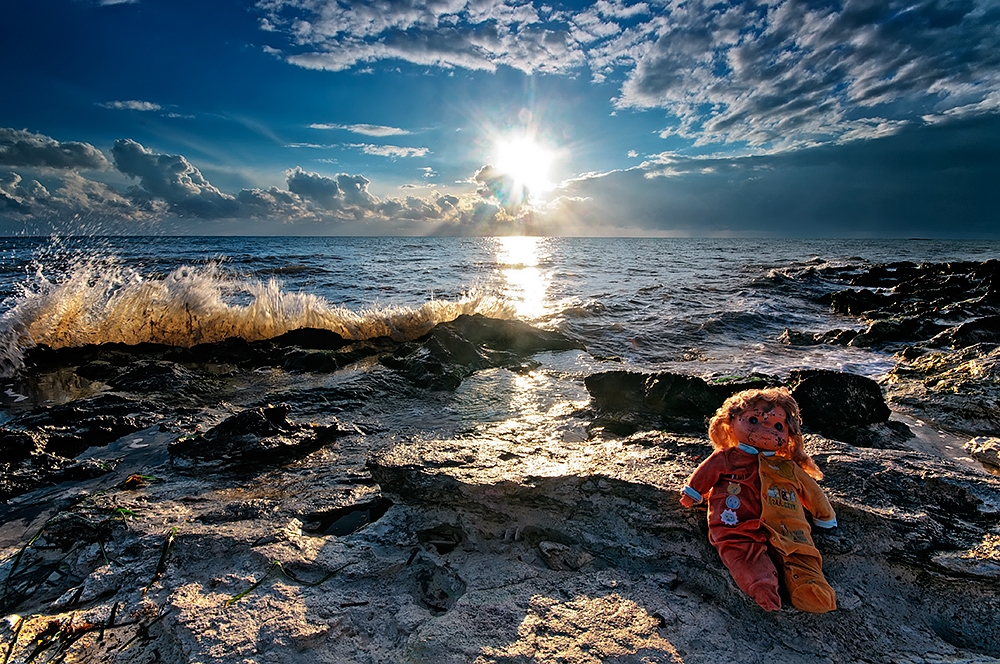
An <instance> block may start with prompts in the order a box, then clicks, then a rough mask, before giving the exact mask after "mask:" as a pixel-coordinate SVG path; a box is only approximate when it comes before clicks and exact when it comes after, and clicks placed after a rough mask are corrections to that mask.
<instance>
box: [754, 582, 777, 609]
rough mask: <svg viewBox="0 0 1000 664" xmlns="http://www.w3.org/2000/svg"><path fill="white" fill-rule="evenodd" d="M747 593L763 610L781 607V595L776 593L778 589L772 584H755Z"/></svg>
mask: <svg viewBox="0 0 1000 664" xmlns="http://www.w3.org/2000/svg"><path fill="white" fill-rule="evenodd" d="M749 594H750V596H751V597H753V599H754V601H755V602H757V604H759V605H760V608H762V609H764V610H765V611H778V610H780V609H781V597H780V596H779V595H778V589H777V588H775V587H773V586H756V587H754V588H751V589H750V593H749Z"/></svg>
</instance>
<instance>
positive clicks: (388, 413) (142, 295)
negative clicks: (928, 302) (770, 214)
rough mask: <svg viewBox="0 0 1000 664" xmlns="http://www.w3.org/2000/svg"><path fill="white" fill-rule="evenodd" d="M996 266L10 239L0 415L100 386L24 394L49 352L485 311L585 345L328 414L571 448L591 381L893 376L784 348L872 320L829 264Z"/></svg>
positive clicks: (257, 241) (285, 381) (955, 250)
mask: <svg viewBox="0 0 1000 664" xmlns="http://www.w3.org/2000/svg"><path fill="white" fill-rule="evenodd" d="M997 257H1000V242H995V241H941V240H923V239H913V240H871V239H866V240H843V239H837V240H789V239H754V240H748V239H693V238H692V239H674V238H555V237H482V238H437V237H434V238H413V237H160V236H156V237H66V236H53V237H17V238H3V239H0V300H2V305H0V371H2V378H0V385H3V388H2V390H0V391H3V392H4V394H3V395H2V396H0V421H2V420H4V419H7V418H9V417H10V415H11V414H12V413H15V412H18V411H19V410H23V409H25V408H29V407H36V406H38V405H41V404H45V403H58V402H65V401H68V400H71V399H75V398H80V397H81V396H86V395H88V394H91V393H93V392H94V391H95V390H100V389H102V388H101V386H100V385H97V386H89V387H88V386H82V387H81V386H80V385H79V384H74V385H61V384H59V382H58V381H45V382H42V383H39V384H36V385H35V386H34V387H33V388H32V389H31V390H27V389H26V388H25V386H24V385H23V384H22V383H18V382H17V381H16V380H15V378H16V376H17V375H18V371H19V368H20V367H21V366H22V363H23V360H24V353H25V352H26V351H27V350H28V349H29V348H31V347H32V346H35V345H39V344H45V345H48V346H51V347H56V348H58V347H66V346H80V345H85V344H100V343H106V342H119V343H125V344H137V343H141V342H156V343H166V344H172V345H179V346H191V345H195V344H198V343H204V342H212V341H220V340H222V339H225V338H227V337H243V338H245V339H247V340H251V341H252V340H259V339H267V338H271V337H274V336H278V335H280V334H282V333H284V332H286V331H289V330H293V329H297V328H300V327H314V328H324V329H329V330H333V331H335V332H337V333H339V334H341V335H343V336H344V337H347V338H352V339H366V338H373V337H379V336H390V337H393V338H395V339H397V340H408V339H414V338H417V337H419V336H421V335H423V334H425V333H426V332H427V331H429V330H430V329H431V328H432V327H433V326H434V325H436V324H438V323H441V322H445V321H448V320H451V319H454V318H455V317H457V316H459V315H461V314H475V313H479V314H483V315H485V316H491V317H497V318H513V319H519V320H522V321H525V322H527V323H530V324H531V325H534V326H537V327H539V328H544V329H548V330H559V331H562V332H564V333H565V334H567V335H569V336H571V337H573V338H575V339H578V340H579V341H581V342H582V343H583V344H584V345H585V346H586V349H587V350H586V351H567V352H559V353H543V354H541V355H540V356H539V357H536V358H535V359H536V360H537V361H538V362H539V366H538V368H537V369H535V370H534V371H531V372H530V373H527V374H525V373H512V372H510V371H507V370H506V369H493V370H487V371H483V372H479V373H478V374H476V375H475V376H473V377H471V378H469V379H467V380H466V381H465V382H464V383H463V384H462V386H460V387H459V388H458V389H457V390H456V391H455V392H454V393H447V394H439V393H431V392H427V393H426V394H418V395H416V396H414V395H413V394H412V393H410V394H409V395H408V396H407V397H406V398H400V399H398V400H394V399H391V398H388V397H386V396H385V395H383V397H382V398H380V399H375V400H373V401H371V402H370V403H363V404H355V407H354V410H353V411H352V410H351V409H350V408H349V407H347V406H344V405H343V404H340V405H339V406H336V407H333V406H331V408H330V409H329V411H327V412H328V414H329V415H330V416H331V417H333V416H334V415H336V416H340V417H342V418H343V417H347V418H355V419H357V420H358V421H366V422H368V424H369V428H370V429H371V428H375V429H380V430H382V431H389V432H392V435H393V437H396V438H400V437H403V438H405V437H407V436H417V437H432V436H448V435H457V432H464V433H469V432H472V433H484V432H491V433H492V434H496V433H497V432H498V431H501V430H502V431H507V432H512V431H513V432H516V434H517V435H529V434H530V435H541V436H551V435H561V436H567V435H571V434H569V433H568V432H567V431H568V429H573V430H574V431H577V432H578V431H579V429H580V426H579V423H573V422H570V423H569V424H567V418H569V420H572V417H571V414H572V413H574V412H578V410H579V409H580V408H581V407H583V406H585V405H586V403H587V401H588V395H587V393H586V389H585V387H584V385H583V380H584V378H585V377H586V376H587V375H590V374H591V373H594V372H597V371H607V370H611V369H628V370H635V371H665V370H669V371H675V372H681V373H686V374H691V375H699V376H709V375H713V376H718V375H739V374H747V373H750V372H759V373H766V374H774V375H779V376H781V375H787V373H788V372H789V371H790V370H792V369H799V368H827V369H837V370H842V371H847V372H852V373H857V374H862V375H866V376H871V377H878V376H880V375H883V374H885V373H886V372H887V371H888V370H889V369H891V368H892V366H893V359H892V355H891V353H890V352H889V351H880V350H872V349H865V348H853V347H843V346H833V345H815V346H792V345H788V344H786V343H782V341H781V340H780V337H781V336H782V333H783V332H784V331H785V330H786V329H789V330H793V331H799V332H824V331H827V330H831V329H836V328H839V329H848V328H850V329H861V328H862V327H863V326H864V325H863V322H862V321H859V320H857V319H856V318H854V317H850V316H843V315H838V314H835V313H833V312H831V310H830V307H829V306H828V305H825V304H823V303H821V301H820V300H821V298H822V296H823V295H824V294H827V293H830V292H832V291H835V290H841V289H843V288H845V287H846V286H845V284H844V282H843V281H837V280H834V279H831V278H830V277H829V275H828V273H827V272H826V271H824V269H823V268H825V267H844V268H852V269H858V270H861V269H864V268H866V267H868V266H871V265H873V264H880V263H890V262H896V261H911V262H915V263H921V262H944V261H958V260H963V261H964V260H974V261H982V260H987V259H990V258H997ZM379 371H388V370H387V369H385V368H384V367H381V366H379V365H377V364H371V363H369V364H363V363H362V364H361V365H359V366H355V367H349V368H345V369H343V370H341V371H339V372H337V374H336V375H331V376H315V377H312V376H302V375H293V374H291V373H285V372H281V371H279V370H274V371H271V372H270V373H269V374H268V375H267V376H259V377H257V379H256V382H255V383H254V385H253V386H251V387H252V389H250V388H248V386H246V385H244V386H237V387H233V386H229V388H227V389H229V392H227V394H226V395H225V399H226V400H227V403H230V404H233V405H232V407H233V408H238V407H239V406H241V405H249V404H251V403H262V402H264V401H286V402H290V403H291V405H292V406H293V409H292V412H293V415H294V413H295V412H296V410H295V405H296V399H297V398H300V399H301V400H302V410H303V412H304V413H305V414H306V415H308V416H309V417H310V418H312V419H322V418H323V415H324V412H325V411H324V409H323V399H318V398H317V397H316V395H317V394H321V393H322V391H323V390H324V389H327V390H333V389H335V388H336V387H337V386H338V385H342V384H344V383H345V382H348V381H353V382H357V381H358V380H363V378H364V376H366V375H367V376H374V374H375V373H377V372H379ZM4 381H6V382H4ZM26 392H30V393H26ZM306 392H308V393H309V394H310V395H311V396H309V397H308V398H304V397H302V395H303V394H305V393H306ZM240 394H245V395H246V396H245V397H244V398H243V401H244V402H245V403H243V404H241V403H240V396H239V395H240ZM205 400H206V404H208V402H212V403H217V402H218V399H217V398H216V399H213V397H212V395H206V397H205ZM306 402H308V403H306ZM572 435H575V434H572Z"/></svg>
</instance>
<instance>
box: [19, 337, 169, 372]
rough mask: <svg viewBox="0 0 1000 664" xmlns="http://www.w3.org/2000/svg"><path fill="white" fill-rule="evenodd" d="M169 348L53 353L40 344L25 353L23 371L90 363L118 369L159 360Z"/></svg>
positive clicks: (115, 346) (114, 346) (107, 347)
mask: <svg viewBox="0 0 1000 664" xmlns="http://www.w3.org/2000/svg"><path fill="white" fill-rule="evenodd" d="M172 348H173V347H172V346H165V345H163V344H152V343H140V344H122V343H107V344H97V345H87V346H73V347H68V348H55V349H54V348H50V347H49V346H46V345H44V344H40V345H38V346H33V347H31V348H29V349H28V350H27V351H25V357H24V369H23V370H22V371H26V372H31V371H37V370H45V369H53V368H58V367H70V366H82V365H86V364H89V363H91V362H103V363H106V364H109V365H111V366H115V367H121V366H125V365H127V364H129V363H131V362H134V361H135V360H136V359H141V358H159V357H161V356H163V354H164V353H166V352H168V351H170V350H171V349H172Z"/></svg>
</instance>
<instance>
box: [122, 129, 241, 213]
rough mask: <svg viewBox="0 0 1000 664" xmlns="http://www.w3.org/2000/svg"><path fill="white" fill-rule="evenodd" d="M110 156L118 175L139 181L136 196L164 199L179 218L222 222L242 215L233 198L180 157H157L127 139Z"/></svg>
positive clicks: (160, 155)
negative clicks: (119, 172)
mask: <svg viewBox="0 0 1000 664" xmlns="http://www.w3.org/2000/svg"><path fill="white" fill-rule="evenodd" d="M111 155H112V156H113V157H114V160H115V166H116V167H117V168H118V170H119V171H121V172H122V173H124V174H125V175H127V176H129V177H132V178H137V179H138V180H139V188H138V191H136V192H135V193H136V194H137V195H139V196H151V197H154V198H159V199H162V200H164V201H166V203H167V204H169V205H170V206H171V208H172V209H173V210H174V211H175V212H177V213H179V214H182V215H193V216H196V217H204V218H220V217H232V216H236V214H237V213H238V211H239V205H238V204H237V202H236V199H235V198H234V197H233V196H230V195H228V194H224V193H222V192H221V191H219V190H218V189H217V188H216V187H214V186H213V185H212V184H211V183H210V182H208V180H206V179H205V178H204V177H203V176H202V174H201V172H200V171H199V170H198V169H197V168H195V167H194V166H192V165H191V164H190V163H189V162H188V161H187V159H185V158H184V157H182V156H180V155H167V154H158V153H155V152H152V151H151V150H147V149H146V148H144V147H143V146H142V145H140V144H139V143H136V142H135V141H133V140H131V139H128V138H124V139H118V140H117V141H115V145H114V147H112V148H111Z"/></svg>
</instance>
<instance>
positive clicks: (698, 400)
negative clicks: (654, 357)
mask: <svg viewBox="0 0 1000 664" xmlns="http://www.w3.org/2000/svg"><path fill="white" fill-rule="evenodd" d="M710 381H711V382H710ZM710 381H706V380H705V379H704V378H701V377H698V376H687V375H684V374H677V373H671V372H660V373H642V372H636V371H625V370H619V371H604V372H599V373H594V374H591V375H589V376H587V377H586V378H585V379H584V384H585V385H586V387H587V391H588V392H589V393H590V396H591V398H592V400H593V403H594V407H595V409H596V410H597V411H598V413H599V417H598V420H599V421H600V422H601V423H602V425H604V426H605V427H608V426H610V427H612V428H613V427H615V426H620V425H616V424H614V422H615V421H617V422H619V423H624V424H625V425H626V426H625V428H624V429H621V430H622V431H625V432H628V433H631V432H632V431H628V427H629V426H634V427H636V428H638V427H642V426H647V428H648V425H649V424H650V420H652V421H655V423H656V424H657V425H658V426H661V427H663V428H666V429H668V430H673V431H690V430H697V431H704V429H705V425H706V422H707V420H708V418H710V417H711V416H712V415H713V414H714V413H715V411H716V410H717V409H718V408H719V406H721V405H722V402H723V401H725V400H726V399H727V398H728V397H729V396H731V395H733V394H735V393H737V392H739V391H741V390H746V389H752V388H763V387H772V386H775V385H777V384H778V381H777V380H776V379H774V378H773V377H770V376H763V375H756V374H755V375H752V376H746V377H739V376H733V377H718V378H714V379H710ZM629 413H635V414H638V415H640V416H645V417H642V418H639V420H638V421H637V420H636V419H635V418H629V417H628V415H627V414H629ZM615 414H617V416H613V415H615ZM634 430H635V429H633V431H634Z"/></svg>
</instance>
